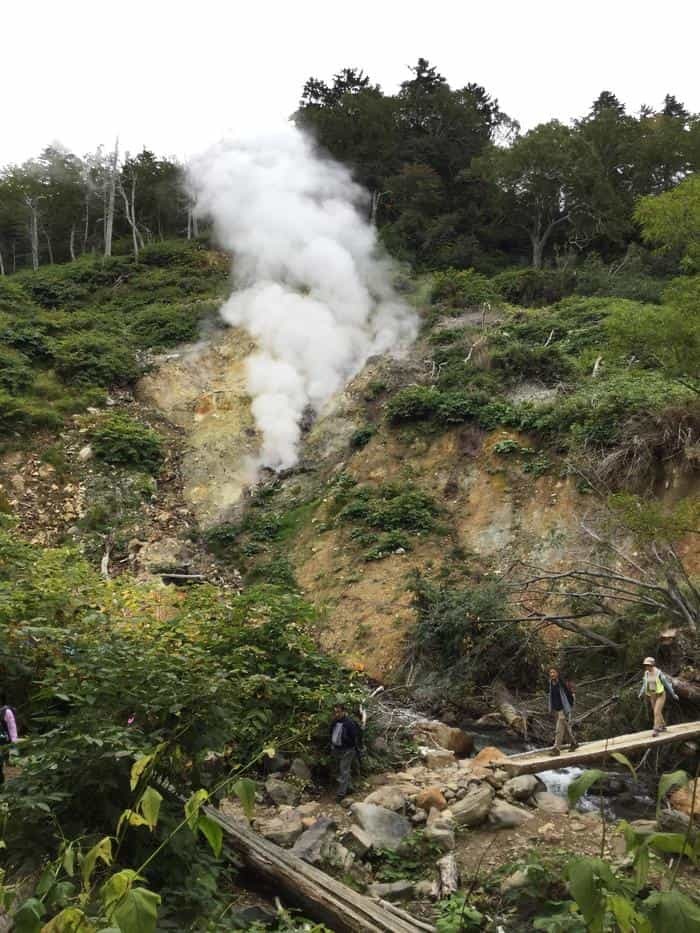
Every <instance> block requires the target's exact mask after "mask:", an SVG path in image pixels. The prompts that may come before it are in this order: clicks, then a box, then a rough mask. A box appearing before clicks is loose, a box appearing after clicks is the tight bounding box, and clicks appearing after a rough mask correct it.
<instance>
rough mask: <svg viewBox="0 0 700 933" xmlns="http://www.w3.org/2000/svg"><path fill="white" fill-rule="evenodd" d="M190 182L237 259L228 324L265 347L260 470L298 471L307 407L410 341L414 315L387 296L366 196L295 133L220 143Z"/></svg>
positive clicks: (258, 375)
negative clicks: (370, 360) (376, 357)
mask: <svg viewBox="0 0 700 933" xmlns="http://www.w3.org/2000/svg"><path fill="white" fill-rule="evenodd" d="M190 172H191V180H192V185H193V187H194V191H195V194H196V197H197V210H198V212H199V213H202V214H206V215H208V216H211V217H212V218H213V220H214V224H215V231H216V234H217V236H218V239H219V241H220V242H221V244H222V245H223V246H224V247H225V248H226V249H229V250H231V251H232V252H233V254H234V260H233V263H234V278H235V283H236V289H237V290H236V291H235V292H234V293H233V294H232V295H231V297H230V298H229V299H228V301H227V302H226V304H225V305H224V307H223V309H222V314H223V317H224V318H225V320H226V321H227V322H229V323H230V324H232V325H238V326H241V327H244V328H245V329H246V330H247V331H248V332H249V333H250V334H251V336H252V337H254V338H255V340H256V341H257V345H258V347H259V350H258V352H256V353H255V354H254V355H252V356H251V357H250V358H249V359H248V362H247V380H248V389H249V391H250V394H251V396H252V399H253V415H254V417H255V421H256V424H257V425H258V428H259V429H260V431H261V433H262V450H261V454H260V465H264V466H269V467H273V468H275V469H282V468H285V467H289V466H292V465H293V464H294V463H295V462H296V460H297V454H298V446H299V438H300V421H301V418H302V415H303V414H304V411H305V409H306V408H307V406H311V407H312V408H313V409H314V410H315V411H318V410H319V408H320V406H321V405H322V404H323V402H325V401H326V400H327V399H328V398H329V397H330V396H331V395H333V393H334V392H337V391H338V390H340V389H342V387H343V386H344V385H345V383H346V382H347V380H348V379H349V378H350V377H351V376H353V375H354V374H355V373H356V372H358V370H359V369H361V368H362V366H363V365H364V363H365V362H366V360H367V359H368V357H370V356H371V355H372V354H375V353H384V352H387V351H398V350H399V349H400V347H401V346H402V345H405V344H406V343H408V342H409V341H410V340H412V339H413V338H414V337H415V334H416V318H415V314H414V313H413V311H412V310H411V309H410V308H409V307H408V306H407V305H406V304H405V303H404V302H403V301H402V300H401V299H400V298H399V297H398V296H397V294H396V293H395V291H394V289H393V287H392V284H391V271H392V270H391V265H390V263H389V260H388V259H387V258H386V257H385V256H384V255H383V254H382V253H381V251H380V250H379V249H378V245H377V239H376V235H375V231H374V229H373V228H372V227H371V226H370V224H369V223H368V222H367V221H366V220H365V219H364V217H363V216H362V214H361V212H360V209H359V208H358V205H359V204H360V203H361V201H362V191H361V190H360V189H359V188H358V187H357V185H355V184H354V183H353V181H352V179H351V178H350V175H349V174H348V172H347V171H346V169H345V168H343V167H342V166H340V165H338V164H336V163H333V162H330V161H328V160H326V159H323V158H321V157H320V156H319V155H318V154H317V153H316V152H315V151H314V148H313V145H312V143H311V142H310V141H309V140H308V139H307V138H306V137H305V136H304V135H303V134H302V133H301V132H300V131H298V130H296V129H294V128H292V127H289V128H285V129H284V130H283V131H281V132H278V133H276V134H274V135H269V136H266V137H258V138H255V139H249V140H235V141H226V142H222V143H220V144H219V145H218V146H216V147H214V148H213V149H212V150H210V151H209V152H207V153H205V154H204V155H203V156H201V157H200V158H198V159H196V160H195V161H194V162H193V164H192V166H191V169H190Z"/></svg>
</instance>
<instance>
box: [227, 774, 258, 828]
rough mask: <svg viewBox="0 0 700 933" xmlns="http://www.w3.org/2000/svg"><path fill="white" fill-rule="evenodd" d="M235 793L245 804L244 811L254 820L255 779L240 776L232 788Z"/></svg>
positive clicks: (247, 816)
mask: <svg viewBox="0 0 700 933" xmlns="http://www.w3.org/2000/svg"><path fill="white" fill-rule="evenodd" d="M232 790H233V792H234V794H235V795H236V797H238V799H239V800H240V801H241V803H242V804H243V812H244V813H245V815H246V818H247V819H249V820H252V818H253V814H254V813H255V791H256V787H255V781H251V780H250V778H239V779H238V780H237V781H236V783H235V784H234V785H233V788H232Z"/></svg>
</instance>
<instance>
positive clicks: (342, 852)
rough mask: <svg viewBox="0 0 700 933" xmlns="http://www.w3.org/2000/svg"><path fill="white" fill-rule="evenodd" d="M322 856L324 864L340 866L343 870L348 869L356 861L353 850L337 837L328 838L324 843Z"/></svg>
mask: <svg viewBox="0 0 700 933" xmlns="http://www.w3.org/2000/svg"><path fill="white" fill-rule="evenodd" d="M321 858H322V859H323V862H324V864H326V865H330V866H331V868H340V869H341V871H347V870H348V869H349V868H350V866H351V865H352V863H353V862H354V861H355V856H354V855H353V854H352V852H350V850H349V849H346V848H345V846H344V845H343V844H342V842H338V840H337V839H328V840H327V841H326V842H325V843H324V844H323V848H322V850H321Z"/></svg>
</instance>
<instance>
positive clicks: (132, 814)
mask: <svg viewBox="0 0 700 933" xmlns="http://www.w3.org/2000/svg"><path fill="white" fill-rule="evenodd" d="M124 823H127V824H128V825H129V826H148V825H149V823H148V820H147V819H146V817H145V816H141V814H140V813H137V812H136V810H124V812H123V813H122V815H121V816H120V817H119V822H118V823H117V833H120V832H121V828H122V826H123V825H124Z"/></svg>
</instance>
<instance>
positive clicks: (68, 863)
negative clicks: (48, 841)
mask: <svg viewBox="0 0 700 933" xmlns="http://www.w3.org/2000/svg"><path fill="white" fill-rule="evenodd" d="M62 864H63V870H64V871H65V873H66V874H67V875H68V877H69V878H72V877H73V875H74V874H75V849H74V848H73V843H70V844H69V845H68V846H66V850H65V852H64V853H63V862H62Z"/></svg>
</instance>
